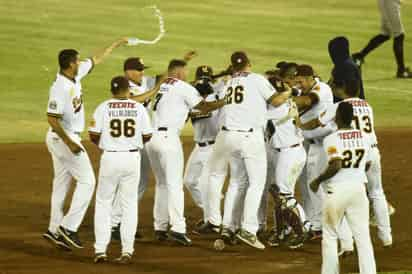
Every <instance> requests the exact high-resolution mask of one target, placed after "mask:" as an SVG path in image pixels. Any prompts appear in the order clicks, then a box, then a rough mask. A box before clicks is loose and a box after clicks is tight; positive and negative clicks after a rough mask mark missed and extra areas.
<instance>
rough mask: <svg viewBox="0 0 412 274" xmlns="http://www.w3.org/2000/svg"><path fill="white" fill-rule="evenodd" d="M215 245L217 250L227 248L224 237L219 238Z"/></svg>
mask: <svg viewBox="0 0 412 274" xmlns="http://www.w3.org/2000/svg"><path fill="white" fill-rule="evenodd" d="M213 247H214V248H215V250H217V251H222V250H223V249H225V242H224V241H223V240H222V239H217V240H216V241H215V242H214V243H213Z"/></svg>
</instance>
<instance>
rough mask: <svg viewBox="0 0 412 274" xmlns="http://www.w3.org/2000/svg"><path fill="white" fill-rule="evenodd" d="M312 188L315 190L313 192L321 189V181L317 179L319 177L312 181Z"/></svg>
mask: <svg viewBox="0 0 412 274" xmlns="http://www.w3.org/2000/svg"><path fill="white" fill-rule="evenodd" d="M309 186H310V189H311V190H312V191H313V192H315V193H316V192H318V190H319V186H320V182H319V180H317V179H315V180H313V181H312V182H311V183H310V185H309Z"/></svg>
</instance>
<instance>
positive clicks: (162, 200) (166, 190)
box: [146, 129, 186, 233]
mask: <svg viewBox="0 0 412 274" xmlns="http://www.w3.org/2000/svg"><path fill="white" fill-rule="evenodd" d="M146 147H147V150H148V151H147V152H148V155H149V159H150V164H151V166H152V169H153V173H154V175H155V179H156V188H155V202H154V228H155V230H162V231H167V229H168V225H169V222H170V225H171V230H172V231H174V232H178V233H186V221H185V217H184V193H183V165H184V159H183V148H182V143H181V142H180V137H179V135H178V133H177V132H176V131H172V130H170V129H169V131H158V132H155V133H154V134H153V137H152V139H151V140H150V142H149V143H147V144H146Z"/></svg>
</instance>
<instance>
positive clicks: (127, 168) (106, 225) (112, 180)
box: [94, 151, 140, 254]
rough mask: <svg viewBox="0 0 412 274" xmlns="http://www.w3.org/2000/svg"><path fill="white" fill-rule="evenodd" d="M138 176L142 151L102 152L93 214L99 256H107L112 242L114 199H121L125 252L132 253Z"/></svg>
mask: <svg viewBox="0 0 412 274" xmlns="http://www.w3.org/2000/svg"><path fill="white" fill-rule="evenodd" d="M139 177H140V152H138V151H136V152H104V153H103V155H102V158H101V160H100V170H99V184H98V186H97V191H96V208H95V215H94V233H95V238H96V242H95V245H94V248H95V252H96V253H106V249H107V246H108V244H109V243H110V238H111V227H112V221H111V218H112V209H113V200H114V199H115V196H118V197H119V204H120V208H121V226H120V236H121V243H122V253H130V254H133V252H134V240H135V234H136V227H137V214H138V205H137V203H138V194H137V185H138V183H139Z"/></svg>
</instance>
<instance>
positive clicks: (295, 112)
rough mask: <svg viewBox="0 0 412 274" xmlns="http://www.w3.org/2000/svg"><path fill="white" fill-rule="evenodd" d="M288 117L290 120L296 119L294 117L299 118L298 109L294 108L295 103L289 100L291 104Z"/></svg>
mask: <svg viewBox="0 0 412 274" xmlns="http://www.w3.org/2000/svg"><path fill="white" fill-rule="evenodd" d="M288 116H289V117H290V118H296V117H298V116H299V111H298V107H297V106H296V103H295V102H294V101H292V100H291V103H290V109H289V113H288Z"/></svg>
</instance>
